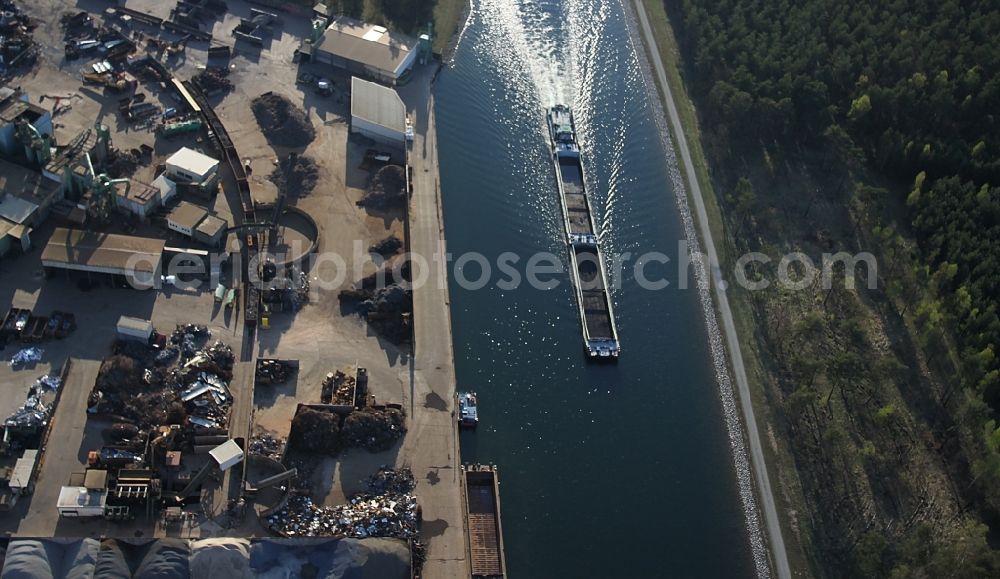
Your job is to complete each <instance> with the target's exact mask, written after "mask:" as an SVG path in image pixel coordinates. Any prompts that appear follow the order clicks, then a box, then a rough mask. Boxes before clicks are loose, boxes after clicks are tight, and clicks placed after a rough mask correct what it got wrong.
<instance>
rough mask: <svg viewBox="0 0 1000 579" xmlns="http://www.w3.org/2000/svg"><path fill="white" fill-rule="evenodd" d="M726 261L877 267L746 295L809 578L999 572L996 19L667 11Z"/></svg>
mask: <svg viewBox="0 0 1000 579" xmlns="http://www.w3.org/2000/svg"><path fill="white" fill-rule="evenodd" d="M664 6H665V8H666V10H667V12H668V14H669V17H670V21H671V25H672V27H673V30H674V33H675V35H676V37H677V41H678V45H679V48H680V56H681V60H682V65H683V66H682V69H683V75H684V79H685V85H686V87H687V89H688V91H689V92H690V93H691V96H692V98H693V100H694V102H695V103H696V105H697V108H698V122H699V124H700V126H701V128H702V145H703V146H704V148H705V151H706V154H707V158H708V161H709V165H710V167H711V168H712V181H713V183H714V187H715V190H716V191H717V192H718V196H719V198H720V202H721V204H722V207H723V212H724V214H725V217H726V221H727V224H726V225H727V234H728V235H729V236H730V237H731V242H732V243H733V245H734V246H735V248H736V249H737V251H746V250H759V249H760V248H761V247H762V246H763V247H771V248H777V249H780V250H782V251H789V250H805V251H806V252H807V253H809V252H815V251H820V250H823V251H825V250H833V251H840V250H846V251H873V252H874V253H875V254H876V255H877V256H878V258H879V266H880V267H879V270H878V274H877V275H878V288H877V289H876V290H874V291H865V292H862V291H856V292H851V291H846V290H845V289H844V288H840V289H837V288H834V289H831V290H828V291H821V290H819V289H817V290H816V291H815V292H814V293H813V294H809V295H789V294H787V293H781V292H778V291H772V292H761V293H759V295H754V296H749V297H747V298H746V299H747V300H748V302H749V303H750V304H751V307H752V310H753V315H754V318H755V320H756V327H757V328H758V335H757V336H756V339H757V340H758V342H759V343H760V345H761V349H762V350H763V351H764V352H765V356H764V357H766V358H767V359H768V360H767V361H766V362H765V363H764V365H765V366H766V370H767V374H768V379H767V380H768V382H769V386H767V387H766V390H767V398H768V402H769V404H770V405H772V406H773V407H774V408H776V411H775V416H776V417H777V421H778V422H779V423H780V424H781V425H782V428H783V431H784V432H783V434H784V436H785V438H786V439H787V440H788V441H789V442H788V446H789V448H790V451H789V453H790V456H791V458H790V461H791V463H792V467H791V469H786V470H785V471H784V472H783V473H782V482H783V485H784V487H785V488H786V492H787V493H789V494H790V495H796V496H797V497H798V500H792V501H791V502H792V503H793V504H798V505H799V506H803V505H805V508H804V511H805V512H803V513H799V514H798V516H797V518H796V520H795V521H793V525H792V526H793V528H795V529H797V530H798V532H799V534H800V537H799V538H800V541H801V544H802V545H803V550H804V551H805V552H806V559H807V560H808V561H809V564H810V565H811V567H812V569H811V570H812V572H813V573H815V574H817V575H819V576H829V577H839V576H857V577H911V576H927V577H938V576H956V577H996V576H998V575H1000V554H998V553H1000V552H998V551H997V550H995V549H993V548H992V547H991V545H995V544H1000V428H998V424H1000V360H998V358H997V347H998V343H1000V311H998V303H1000V122H998V118H997V115H998V113H1000V4H997V3H996V2H990V1H986V0H969V1H962V2H959V1H956V0H937V1H929V0H906V1H903V0H886V1H882V2H870V1H860V0H836V1H835V0H797V1H791V0H682V1H680V2H664Z"/></svg>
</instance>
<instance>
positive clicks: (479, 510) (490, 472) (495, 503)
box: [462, 464, 507, 579]
mask: <svg viewBox="0 0 1000 579" xmlns="http://www.w3.org/2000/svg"><path fill="white" fill-rule="evenodd" d="M462 486H463V487H464V490H465V504H466V518H467V520H468V530H469V555H470V558H469V561H470V563H471V567H472V568H471V572H472V577H473V579H506V577H507V561H506V560H505V559H504V554H503V528H502V526H501V524H500V481H499V480H498V479H497V467H495V466H493V465H487V464H474V465H473V464H466V465H462Z"/></svg>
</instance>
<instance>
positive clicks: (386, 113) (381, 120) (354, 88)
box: [351, 76, 406, 134]
mask: <svg viewBox="0 0 1000 579" xmlns="http://www.w3.org/2000/svg"><path fill="white" fill-rule="evenodd" d="M351 116H352V117H357V118H362V119H364V120H366V121H368V122H370V123H374V124H376V125H379V126H383V127H385V128H387V129H392V130H394V131H398V132H399V133H400V134H403V133H405V132H406V107H405V106H403V100H402V99H401V98H399V94H397V93H396V91H395V90H393V89H391V88H389V87H385V86H382V85H380V84H378V83H374V82H369V81H367V80H362V79H360V78H358V77H356V76H353V77H351Z"/></svg>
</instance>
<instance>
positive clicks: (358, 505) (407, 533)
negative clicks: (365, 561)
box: [267, 467, 420, 539]
mask: <svg viewBox="0 0 1000 579" xmlns="http://www.w3.org/2000/svg"><path fill="white" fill-rule="evenodd" d="M413 488H414V480H413V473H411V472H410V471H409V469H402V470H400V471H394V470H391V469H388V468H385V467H383V468H382V469H380V470H379V471H378V472H377V473H375V475H373V476H372V478H371V479H369V484H368V492H367V493H361V494H359V495H356V496H354V497H353V498H351V500H350V501H349V502H348V503H347V504H344V505H337V506H334V507H323V506H319V505H317V504H315V503H314V502H313V500H312V499H311V498H309V497H308V496H304V495H295V496H292V497H291V498H290V499H289V501H288V505H287V506H286V507H285V508H284V509H282V510H280V511H278V512H277V513H276V514H274V515H272V516H270V517H268V518H267V526H268V527H269V528H270V529H271V530H272V531H274V532H276V533H278V534H280V535H285V536H289V537H356V538H365V537H395V538H399V539H414V538H416V537H417V535H418V532H419V531H418V527H419V524H420V514H419V508H418V507H417V499H416V497H414V496H413V495H412V494H411V493H412V491H413Z"/></svg>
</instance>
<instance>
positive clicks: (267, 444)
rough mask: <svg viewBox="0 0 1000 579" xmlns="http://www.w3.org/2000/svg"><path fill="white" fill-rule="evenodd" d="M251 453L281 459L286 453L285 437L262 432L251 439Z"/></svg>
mask: <svg viewBox="0 0 1000 579" xmlns="http://www.w3.org/2000/svg"><path fill="white" fill-rule="evenodd" d="M250 454H256V455H260V456H266V457H268V458H273V459H274V460H278V461H280V460H281V457H282V456H283V455H284V454H285V439H283V438H279V437H277V436H274V435H273V434H271V433H270V432H260V433H258V434H257V435H255V436H254V437H253V438H251V439H250Z"/></svg>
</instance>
